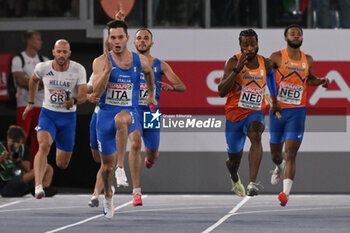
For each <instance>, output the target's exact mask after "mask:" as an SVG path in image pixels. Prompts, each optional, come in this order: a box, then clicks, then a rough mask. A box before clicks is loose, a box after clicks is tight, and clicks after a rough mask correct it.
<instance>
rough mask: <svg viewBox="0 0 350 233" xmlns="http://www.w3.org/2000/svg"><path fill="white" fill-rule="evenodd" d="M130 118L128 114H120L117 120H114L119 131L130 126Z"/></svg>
mask: <svg viewBox="0 0 350 233" xmlns="http://www.w3.org/2000/svg"><path fill="white" fill-rule="evenodd" d="M129 118H130V117H129V116H128V115H127V114H125V113H124V114H121V113H119V114H118V115H117V116H116V117H115V118H114V122H115V125H116V126H117V129H122V128H126V127H128V126H129V124H130V119H129Z"/></svg>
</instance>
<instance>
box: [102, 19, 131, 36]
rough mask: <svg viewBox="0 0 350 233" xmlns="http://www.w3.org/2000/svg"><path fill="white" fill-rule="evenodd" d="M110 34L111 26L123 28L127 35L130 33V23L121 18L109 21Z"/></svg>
mask: <svg viewBox="0 0 350 233" xmlns="http://www.w3.org/2000/svg"><path fill="white" fill-rule="evenodd" d="M107 28H108V34H109V30H110V29H111V28H123V29H124V32H125V34H126V35H128V24H127V23H126V22H125V21H121V20H111V21H109V22H108V23H107Z"/></svg>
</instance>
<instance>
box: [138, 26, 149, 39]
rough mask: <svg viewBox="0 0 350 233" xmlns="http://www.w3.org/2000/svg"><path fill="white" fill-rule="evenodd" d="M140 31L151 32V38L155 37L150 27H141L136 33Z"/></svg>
mask: <svg viewBox="0 0 350 233" xmlns="http://www.w3.org/2000/svg"><path fill="white" fill-rule="evenodd" d="M140 31H147V32H148V33H149V34H151V38H152V39H153V34H152V32H151V30H149V29H148V28H140V29H138V30H137V31H136V33H135V35H136V34H137V33H138V32H140Z"/></svg>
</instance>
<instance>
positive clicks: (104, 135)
mask: <svg viewBox="0 0 350 233" xmlns="http://www.w3.org/2000/svg"><path fill="white" fill-rule="evenodd" d="M123 110H125V111H127V112H128V113H129V114H130V115H131V124H130V125H129V128H128V134H130V133H132V132H134V131H135V130H136V129H138V130H139V131H140V132H141V125H140V123H139V120H138V114H137V110H136V108H125V107H120V108H116V109H114V110H103V109H100V110H99V112H98V114H97V143H98V150H99V151H100V153H101V154H103V155H111V154H113V153H114V152H116V150H117V145H116V141H115V137H116V133H117V127H116V125H115V121H114V117H115V116H116V115H117V114H118V113H119V112H121V111H123Z"/></svg>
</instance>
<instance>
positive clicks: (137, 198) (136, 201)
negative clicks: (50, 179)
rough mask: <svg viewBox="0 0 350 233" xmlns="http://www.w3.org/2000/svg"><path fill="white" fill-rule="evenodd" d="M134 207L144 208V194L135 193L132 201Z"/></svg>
mask: <svg viewBox="0 0 350 233" xmlns="http://www.w3.org/2000/svg"><path fill="white" fill-rule="evenodd" d="M132 205H133V206H138V205H140V206H142V194H141V193H134V195H133V200H132Z"/></svg>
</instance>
